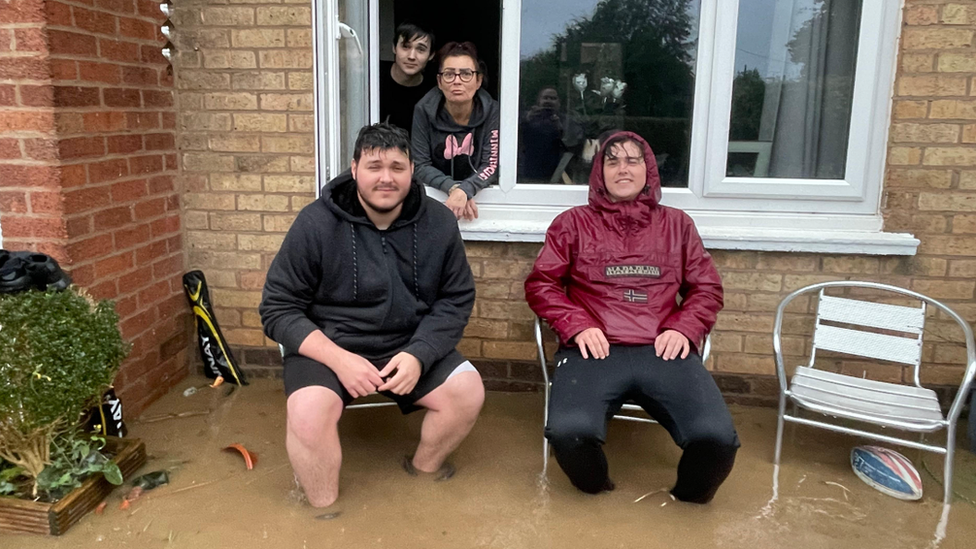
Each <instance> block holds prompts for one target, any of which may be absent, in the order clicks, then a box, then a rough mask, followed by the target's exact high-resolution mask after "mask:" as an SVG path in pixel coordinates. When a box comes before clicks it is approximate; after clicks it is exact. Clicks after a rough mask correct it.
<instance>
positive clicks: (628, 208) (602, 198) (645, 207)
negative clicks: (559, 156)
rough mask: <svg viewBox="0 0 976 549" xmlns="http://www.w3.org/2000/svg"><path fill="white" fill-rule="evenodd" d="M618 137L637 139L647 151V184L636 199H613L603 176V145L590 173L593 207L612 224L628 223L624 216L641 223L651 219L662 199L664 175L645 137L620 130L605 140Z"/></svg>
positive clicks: (645, 159) (645, 164)
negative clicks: (659, 173) (662, 177)
mask: <svg viewBox="0 0 976 549" xmlns="http://www.w3.org/2000/svg"><path fill="white" fill-rule="evenodd" d="M615 137H628V138H630V139H633V140H634V141H636V142H637V143H638V144H639V145H640V147H641V150H643V151H644V166H645V168H646V169H647V183H646V184H645V185H644V189H643V190H641V192H640V194H638V195H637V198H635V199H634V200H631V201H628V202H612V201H611V200H610V196H609V194H608V193H607V185H606V182H605V181H604V179H603V147H602V146H601V148H600V150H599V151H598V152H597V154H596V156H594V157H593V170H592V171H591V172H590V193H589V204H590V207H592V208H594V209H596V210H597V211H599V212H600V213H601V214H603V217H604V219H606V220H607V221H608V222H609V223H610V224H611V225H612V226H618V227H619V226H620V225H621V223H623V224H627V223H628V222H627V221H624V219H631V220H633V221H632V222H634V223H637V225H639V226H645V225H647V224H648V223H649V222H650V213H651V210H653V209H654V208H655V207H656V206H657V205H658V204H659V203H660V202H661V176H660V175H658V172H657V160H655V158H654V151H652V150H651V146H650V145H648V144H647V141H644V138H643V137H641V136H639V135H637V134H636V133H633V132H617V133H614V134H612V135H611V136H610V137H608V138H607V139H605V140H604V141H603V142H604V143H606V142H607V141H609V140H610V139H613V138H615Z"/></svg>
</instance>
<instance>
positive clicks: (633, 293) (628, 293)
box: [624, 290, 647, 303]
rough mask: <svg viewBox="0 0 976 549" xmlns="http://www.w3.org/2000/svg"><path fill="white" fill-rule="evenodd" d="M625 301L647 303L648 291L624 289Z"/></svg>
mask: <svg viewBox="0 0 976 549" xmlns="http://www.w3.org/2000/svg"><path fill="white" fill-rule="evenodd" d="M624 301H629V302H631V303H647V293H646V292H638V291H637V290H624Z"/></svg>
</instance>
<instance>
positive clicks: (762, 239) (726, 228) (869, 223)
mask: <svg viewBox="0 0 976 549" xmlns="http://www.w3.org/2000/svg"><path fill="white" fill-rule="evenodd" d="M335 1H336V0H316V1H315V2H313V9H314V8H315V6H314V4H318V3H320V2H321V3H323V4H325V5H327V6H328V5H330V4H332V3H333V2H335ZM362 1H363V2H366V3H368V4H370V11H371V17H370V25H369V26H370V36H369V39H368V43H369V45H370V47H369V49H370V57H371V58H372V59H376V56H377V54H378V49H377V48H378V47H379V44H378V40H377V36H376V32H375V30H376V29H377V26H378V24H377V22H376V19H375V16H374V15H372V14H373V13H375V6H376V0H362ZM738 4H739V2H738V0H701V13H700V31H699V40H698V52H697V55H696V60H697V61H696V62H697V65H696V70H695V74H696V76H695V103H694V105H695V106H694V115H693V120H692V131H691V139H692V141H691V154H690V169H689V181H688V187H687V188H664V189H663V199H662V203H663V204H664V205H667V206H672V207H676V208H680V209H682V210H684V211H686V212H688V213H689V214H690V215H691V216H692V218H693V219H694V220H695V222H696V224H697V226H698V228H699V232H700V233H701V235H702V237H703V239H704V241H705V245H706V246H708V247H710V248H717V249H742V250H768V251H803V252H826V253H866V254H881V255H913V254H914V253H915V251H916V248H917V246H918V244H919V241H918V240H917V239H915V238H914V237H913V236H912V235H910V234H903V233H885V232H882V226H883V218H882V216H881V213H880V201H881V190H882V181H883V175H884V167H885V157H886V154H887V141H888V128H889V125H890V119H891V105H892V102H891V97H892V90H893V83H894V76H895V65H896V53H897V47H898V35H899V32H900V26H901V11H902V9H901V8H902V4H903V1H900V2H896V1H892V0H864V4H863V7H862V15H861V29H860V33H859V44H858V53H857V61H856V66H857V72H856V75H855V83H854V98H853V107H852V112H853V113H856V114H855V115H854V116H852V117H851V118H852V120H851V127H850V139H849V145H848V155H847V166H846V170H845V174H846V176H845V179H843V180H813V179H808V180H803V179H781V178H776V179H771V178H741V177H726V176H725V173H726V156H727V152H728V135H729V118H730V113H731V103H732V82H733V78H734V61H735V47H734V46H735V38H736V30H737V15H738ZM521 8H522V0H502V17H501V25H502V29H501V73H500V75H499V83H500V89H499V102H500V110H501V132H500V133H501V135H500V144H499V148H500V150H499V184H498V185H497V186H494V187H491V188H488V189H484V190H482V191H481V192H480V193H478V196H477V202H478V205H479V211H480V217H479V219H477V220H474V221H470V222H469V221H460V222H459V225H460V228H461V231H462V235H463V236H464V238H465V239H466V240H489V241H523V242H541V241H542V240H544V238H545V231H546V228H548V226H549V224H550V223H551V221H552V220H553V218H555V216H556V215H558V214H559V213H560V212H562V211H564V210H566V209H568V208H570V207H573V206H578V205H582V204H585V203H586V201H587V194H588V188H587V187H586V186H585V185H565V186H563V185H553V184H548V185H546V184H530V183H518V182H517V180H516V178H517V175H516V168H515V167H516V166H517V165H518V141H517V140H518V121H519V112H518V105H519V91H520V53H521V52H520V42H521V32H522V26H521ZM333 9H334V8H333ZM323 11H324V12H325V13H324V14H322V15H325V17H320V16H316V17H315V25H316V26H317V27H318V32H317V33H315V34H316V35H317V36H321V37H322V38H325V40H322V41H321V42H319V43H317V44H316V46H315V53H316V61H315V66H316V71H317V74H318V75H323V73H324V76H325V77H326V78H325V80H326V82H327V85H326V87H328V86H332V89H338V87H337V86H338V85H337V84H336V83H335V82H334V79H333V78H330V77H329V74H330V73H331V74H335V71H334V69H335V67H336V65H335V64H336V63H337V60H336V58H335V57H334V56H335V55H336V54H335V49H336V48H334V47H332V48H327V47H325V44H330V43H331V44H334V43H335V40H336V38H337V36H336V35H337V34H338V32H337V31H336V30H335V29H334V28H328V27H329V26H328V25H324V21H323V20H325V21H327V20H329V15H330V14H329V11H331V10H330V9H329V8H328V7H326V9H325V10H323ZM719 22H721V24H719ZM323 27H324V28H323ZM323 31H324V32H323ZM323 35H324V36H323ZM374 50H375V51H374ZM328 65H331V67H329V66H328ZM373 67H374V68H373V69H372V70H371V71H370V72H371V73H372V74H371V77H372V78H371V82H370V88H371V90H370V91H371V92H373V94H375V90H376V86H377V85H378V78H377V76H378V73H377V71H376V69H375V67H376V64H375V63H373ZM329 68H332V69H333V70H328V69H329ZM316 86H317V88H319V89H321V88H320V82H319V76H317V77H316ZM319 89H317V90H316V95H317V97H316V114H317V141H318V142H319V143H318V146H317V151H318V153H319V160H320V163H321V161H322V160H323V159H328V160H327V161H326V162H324V163H325V164H326V165H327V169H325V170H321V167H322V166H321V165H320V173H322V172H325V173H328V174H329V175H332V174H334V173H337V172H338V171H339V170H341V169H342V168H341V167H339V164H338V163H336V162H337V161H338V160H339V159H337V158H335V153H334V152H332V151H330V149H334V148H336V147H329V146H327V144H326V141H327V137H328V134H329V133H330V129H331V128H333V127H332V126H330V125H329V123H328V120H329V119H333V120H334V119H336V118H333V117H337V116H338V109H339V108H340V106H339V104H338V102H331V103H330V102H329V101H326V100H325V99H324V98H323V97H322V93H321V91H319ZM374 97H375V95H374ZM370 103H371V104H370V107H371V109H370V114H371V115H372V116H371V118H373V119H374V120H375V116H376V114H375V113H376V108H377V106H378V103H377V101H376V100H374V101H371V102H370ZM320 113H322V114H324V115H325V116H323V115H322V114H320ZM333 131H334V130H333ZM330 153H331V154H330ZM324 183H325V181H322V182H320V185H321V184H324ZM427 191H428V194H430V195H432V196H435V197H438V198H440V199H442V200H443V199H445V198H446V196H445V195H444V193H442V192H440V191H438V190H435V189H430V188H428V189H427Z"/></svg>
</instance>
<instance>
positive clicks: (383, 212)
mask: <svg viewBox="0 0 976 549" xmlns="http://www.w3.org/2000/svg"><path fill="white" fill-rule="evenodd" d="M412 174H413V162H412V161H411V160H410V140H409V138H408V137H407V133H406V131H404V130H401V129H399V128H395V127H393V126H390V125H387V124H375V125H373V126H367V127H364V128H363V129H362V130H360V132H359V137H358V139H357V140H356V146H355V152H354V156H353V161H352V169H351V171H348V172H344V173H343V174H341V175H339V176H338V177H337V178H335V179H334V180H332V181H330V182H329V184H328V185H327V186H326V187H325V189H323V191H322V196H321V198H319V200H317V201H315V202H313V203H312V204H309V205H308V206H306V207H305V208H304V209H303V210H302V211H301V213H299V215H298V217H297V218H296V219H295V223H294V224H293V225H292V227H291V229H289V231H288V234H287V236H285V240H284V242H283V243H282V245H281V249H280V251H279V252H278V255H277V256H276V257H275V260H274V262H272V264H271V268H270V270H269V271H268V277H267V282H266V283H265V286H264V296H263V299H262V301H261V307H260V312H261V321H262V322H263V324H264V331H265V333H266V334H267V335H268V337H270V338H271V339H273V340H275V341H277V342H279V343H281V344H282V345H283V347H284V349H285V356H284V381H285V393H286V394H287V396H288V404H287V406H288V427H287V434H286V446H287V449H288V456H289V458H290V460H291V463H292V467H293V468H294V470H295V473H296V475H297V476H298V480H299V482H300V483H301V485H302V487H303V488H304V489H305V494H306V495H307V496H308V500H309V502H310V503H311V504H312V505H313V506H316V507H325V506H328V505H331V504H332V503H333V502H334V501H335V500H336V498H337V497H338V495H339V467H340V465H341V461H342V451H341V449H340V446H339V434H338V431H337V428H336V426H337V423H338V421H339V417H340V416H341V415H342V410H343V408H344V406H345V405H348V404H349V403H350V402H351V401H352V400H353V399H354V398H356V397H361V396H366V395H368V394H370V393H374V392H380V393H383V394H385V395H387V396H389V397H390V398H392V399H394V400H395V401H396V402H397V404H399V406H400V408H401V410H402V411H403V412H404V413H408V412H412V411H414V410H417V409H419V408H420V407H423V408H426V409H427V414H426V416H425V417H424V424H423V428H422V430H421V437H420V445H419V446H418V447H417V451H416V453H415V454H414V455H413V457H412V458H408V459H406V460H405V461H404V463H403V465H404V467H405V468H406V469H407V470H408V472H411V473H412V474H416V472H417V471H421V472H429V473H435V472H438V471H442V474H443V470H442V466H444V467H449V466H446V465H445V459H446V458H447V456H448V455H449V454H450V453H451V452H452V451H454V449H455V448H457V447H458V445H460V443H461V441H463V440H464V438H465V437H466V436H467V434H468V433H469V432H470V430H471V428H472V427H473V426H474V423H475V420H476V419H477V417H478V413H479V412H480V410H481V405H482V403H483V402H484V386H483V384H482V381H481V377H480V375H479V374H478V372H477V370H475V368H474V367H473V366H472V365H471V363H470V362H468V361H467V360H465V359H464V357H463V356H461V355H460V354H459V353H458V352H457V351H456V350H455V348H454V347H455V346H456V345H457V343H458V341H460V339H461V335H462V333H463V332H464V327H465V325H466V324H467V322H468V317H469V316H470V314H471V308H472V306H473V305H474V297H475V289H474V280H473V278H472V276H471V269H470V267H469V266H468V262H467V258H466V256H465V253H464V245H463V242H462V241H461V234H460V232H459V231H458V227H457V221H456V219H455V217H454V216H453V215H452V214H451V211H450V210H448V209H447V208H446V207H445V206H444V205H442V204H440V203H438V202H437V201H436V200H434V199H432V198H428V197H427V195H426V193H425V192H424V189H423V187H422V186H421V185H420V184H419V183H417V182H415V181H413V179H412Z"/></svg>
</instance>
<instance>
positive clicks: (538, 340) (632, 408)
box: [535, 317, 712, 476]
mask: <svg viewBox="0 0 976 549" xmlns="http://www.w3.org/2000/svg"><path fill="white" fill-rule="evenodd" d="M535 345H536V348H537V349H538V352H539V366H540V367H541V368H542V378H543V380H544V382H545V392H546V403H545V407H544V413H543V421H542V427H543V429H545V427H546V426H547V425H549V391H550V389H551V388H552V382H551V381H550V380H549V370H548V368H546V363H547V362H548V361H547V359H546V350H545V347H544V346H543V345H542V322H541V321H540V320H539V318H538V317H536V319H535ZM711 347H712V336H711V334H708V335H707V336H705V344H704V345H702V362H705V361H706V360H708V353H709V351H710V350H711ZM620 411H621V412H631V413H637V414H642V415H630V414H627V413H617V414H616V415H614V416H613V419H622V420H624V421H636V422H639V423H657V421H655V420H654V419H653V418H651V417H648V416H647V414H646V413H644V410H643V408H641V407H640V406H638V405H636V404H634V403H632V402H627V403H625V404H624V405H623V406H621V407H620ZM548 469H549V439H547V438H546V437H545V434H543V436H542V474H543V476H545V475H546V473H547V472H548Z"/></svg>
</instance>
